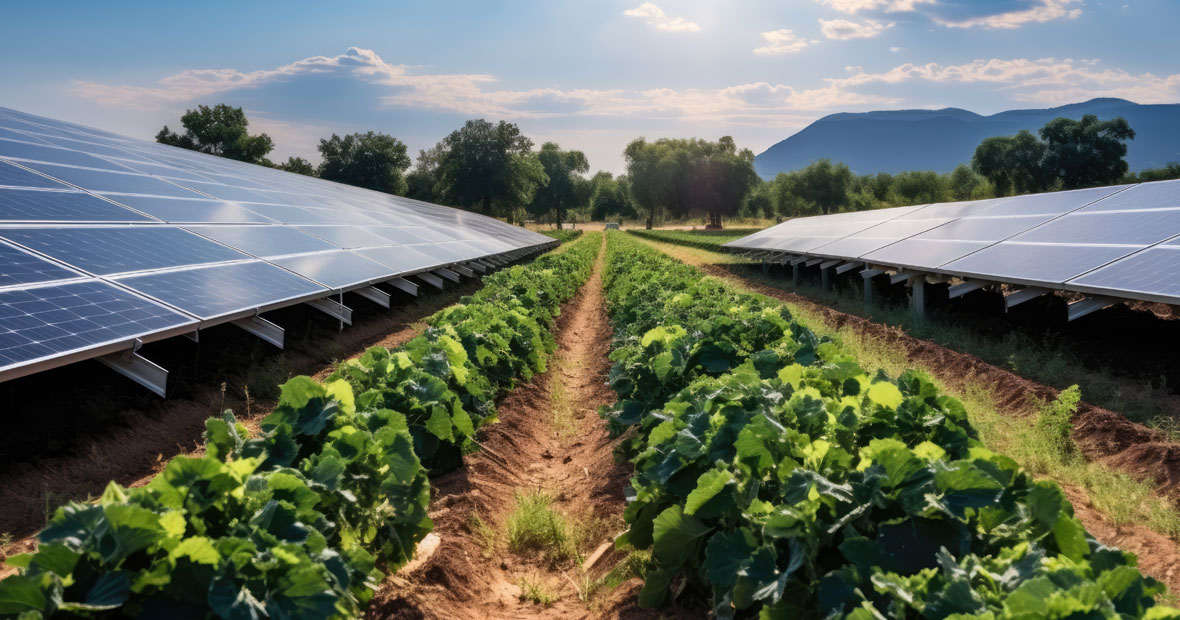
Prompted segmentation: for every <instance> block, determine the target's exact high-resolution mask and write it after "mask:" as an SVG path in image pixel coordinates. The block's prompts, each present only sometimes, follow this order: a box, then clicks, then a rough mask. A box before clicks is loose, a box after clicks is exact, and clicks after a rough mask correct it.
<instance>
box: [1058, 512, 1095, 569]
mask: <svg viewBox="0 0 1180 620" xmlns="http://www.w3.org/2000/svg"><path fill="white" fill-rule="evenodd" d="M1053 540H1054V542H1056V543H1057V548H1058V549H1060V550H1061V554H1062V555H1064V556H1065V557H1067V558H1069V559H1071V560H1073V561H1075V562H1081V561H1082V560H1084V559H1085V558H1086V556H1087V555H1089V554H1090V544H1089V543H1087V542H1086V530H1085V529H1084V528H1083V527H1082V524H1081V523H1080V522H1079V521H1078V520H1077V519H1075V518H1073V517H1070V516H1068V515H1061V518H1060V519H1058V520H1057V523H1055V524H1054V525H1053Z"/></svg>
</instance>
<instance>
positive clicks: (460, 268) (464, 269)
mask: <svg viewBox="0 0 1180 620" xmlns="http://www.w3.org/2000/svg"><path fill="white" fill-rule="evenodd" d="M451 270H452V271H454V272H455V273H458V274H459V275H461V276H467V277H468V278H474V277H475V272H474V271H472V270H470V269H468V268H467V267H464V266H463V265H451Z"/></svg>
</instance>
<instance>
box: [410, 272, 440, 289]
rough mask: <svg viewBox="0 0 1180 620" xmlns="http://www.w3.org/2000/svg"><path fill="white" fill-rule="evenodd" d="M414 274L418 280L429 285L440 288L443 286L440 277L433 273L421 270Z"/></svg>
mask: <svg viewBox="0 0 1180 620" xmlns="http://www.w3.org/2000/svg"><path fill="white" fill-rule="evenodd" d="M414 276H415V277H416V278H418V279H419V280H421V281H423V282H425V283H427V284H429V285H430V286H433V287H434V288H437V289H441V288H442V287H443V281H442V278H440V277H438V276H436V275H434V274H433V273H426V272H425V271H423V272H422V273H416V274H414Z"/></svg>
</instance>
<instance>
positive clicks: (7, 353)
mask: <svg viewBox="0 0 1180 620" xmlns="http://www.w3.org/2000/svg"><path fill="white" fill-rule="evenodd" d="M192 323H194V321H193V320H192V319H191V318H189V317H186V316H184V315H181V314H179V313H176V312H173V311H172V310H169V309H167V308H165V307H163V306H160V305H159V304H156V303H152V302H151V301H150V300H147V299H144V298H142V297H140V296H138V295H134V294H132V293H129V292H127V291H125V290H122V289H119V288H116V287H114V286H111V285H110V284H107V283H106V282H99V281H97V280H87V281H82V282H71V283H63V284H56V285H49V286H41V287H35V288H26V289H16V290H5V291H0V369H3V368H9V367H13V366H18V365H24V364H28V363H30V362H33V361H36V360H41V359H46V358H52V357H55V356H60V355H63V354H66V353H70V352H73V351H79V350H84V349H87V348H91V347H97V346H101V345H104V344H108V343H112V342H117V341H120V340H130V339H132V338H137V337H141V336H145V335H148V334H151V333H155V332H159V331H163V330H166V329H172V328H178V327H183V326H185V325H188V324H192Z"/></svg>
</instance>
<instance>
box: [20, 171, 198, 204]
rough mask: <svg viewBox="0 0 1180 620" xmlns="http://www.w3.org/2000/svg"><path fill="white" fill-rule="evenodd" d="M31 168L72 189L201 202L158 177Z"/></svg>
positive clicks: (195, 196)
mask: <svg viewBox="0 0 1180 620" xmlns="http://www.w3.org/2000/svg"><path fill="white" fill-rule="evenodd" d="M25 165H27V166H28V167H29V168H32V169H34V170H36V171H37V172H41V173H44V174H48V175H49V176H51V177H53V178H55V179H61V180H62V181H65V182H66V183H69V184H71V185H76V186H78V187H81V188H82V189H86V190H90V191H92V192H100V193H111V194H148V195H153V196H176V197H178V198H200V197H201V196H200V195H199V194H196V193H193V192H191V191H189V190H187V189H184V188H183V187H180V186H178V185H173V184H171V183H169V182H167V181H162V180H160V179H157V178H155V177H150V176H147V175H143V174H134V173H132V172H130V171H128V172H125V173H123V172H111V171H107V170H91V169H89V168H70V167H67V166H55V165H51V164H42V163H37V162H25Z"/></svg>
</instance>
